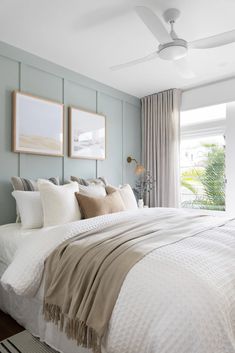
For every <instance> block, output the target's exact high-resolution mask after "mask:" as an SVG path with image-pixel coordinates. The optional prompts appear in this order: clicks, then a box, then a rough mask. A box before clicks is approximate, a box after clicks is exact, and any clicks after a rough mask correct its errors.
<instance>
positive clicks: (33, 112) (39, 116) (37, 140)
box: [13, 91, 64, 156]
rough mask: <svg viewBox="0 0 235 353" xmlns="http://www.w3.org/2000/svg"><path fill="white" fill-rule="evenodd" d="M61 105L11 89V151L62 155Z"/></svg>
mask: <svg viewBox="0 0 235 353" xmlns="http://www.w3.org/2000/svg"><path fill="white" fill-rule="evenodd" d="M63 115H64V114H63V104H60V103H56V102H53V101H49V100H46V99H42V98H38V97H34V96H31V95H28V94H25V93H21V92H16V91H15V92H13V151H14V152H21V153H32V154H41V155H51V156H62V155H63Z"/></svg>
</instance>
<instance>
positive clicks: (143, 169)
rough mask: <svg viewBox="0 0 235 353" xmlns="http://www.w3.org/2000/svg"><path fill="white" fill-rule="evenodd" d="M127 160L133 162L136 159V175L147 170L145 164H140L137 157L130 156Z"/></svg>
mask: <svg viewBox="0 0 235 353" xmlns="http://www.w3.org/2000/svg"><path fill="white" fill-rule="evenodd" d="M126 160H127V163H131V162H132V161H134V162H135V163H136V167H135V174H136V175H140V174H143V173H144V172H145V168H144V166H143V165H142V164H139V163H138V161H137V160H136V159H135V158H132V157H131V156H128V157H127V159H126Z"/></svg>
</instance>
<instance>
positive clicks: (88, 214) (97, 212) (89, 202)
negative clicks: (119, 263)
mask: <svg viewBox="0 0 235 353" xmlns="http://www.w3.org/2000/svg"><path fill="white" fill-rule="evenodd" d="M75 195H76V198H77V200H78V204H79V206H80V208H81V211H82V214H83V216H84V217H85V218H92V217H97V216H101V215H104V214H108V213H114V212H121V211H125V209H126V208H125V205H124V203H123V201H122V198H121V196H120V194H119V192H113V193H112V194H110V195H107V196H105V197H89V196H85V195H82V194H80V193H79V192H76V193H75Z"/></svg>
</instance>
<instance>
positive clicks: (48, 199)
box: [38, 180, 81, 227]
mask: <svg viewBox="0 0 235 353" xmlns="http://www.w3.org/2000/svg"><path fill="white" fill-rule="evenodd" d="M38 189H39V191H40V196H41V201H42V208H43V224H44V227H49V226H55V225H58V224H65V223H69V222H73V221H77V220H79V219H81V213H80V209H79V207H78V203H77V200H76V197H75V192H77V191H78V190H79V188H78V183H76V182H71V183H69V184H65V185H61V186H60V185H54V184H52V183H50V182H48V181H43V180H39V181H38Z"/></svg>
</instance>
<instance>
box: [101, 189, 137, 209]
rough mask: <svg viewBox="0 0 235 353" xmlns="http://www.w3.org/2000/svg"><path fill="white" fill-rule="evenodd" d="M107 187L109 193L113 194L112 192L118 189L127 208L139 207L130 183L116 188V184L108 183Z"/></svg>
mask: <svg viewBox="0 0 235 353" xmlns="http://www.w3.org/2000/svg"><path fill="white" fill-rule="evenodd" d="M105 189H106V192H107V194H111V193H112V192H114V191H117V190H118V191H119V193H120V195H121V198H122V201H123V202H124V205H125V207H126V209H127V210H135V209H137V208H138V205H137V202H136V198H135V195H134V193H133V190H132V188H131V186H130V185H129V184H125V185H123V186H121V187H120V188H116V187H115V186H111V185H108V186H106V187H105Z"/></svg>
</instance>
